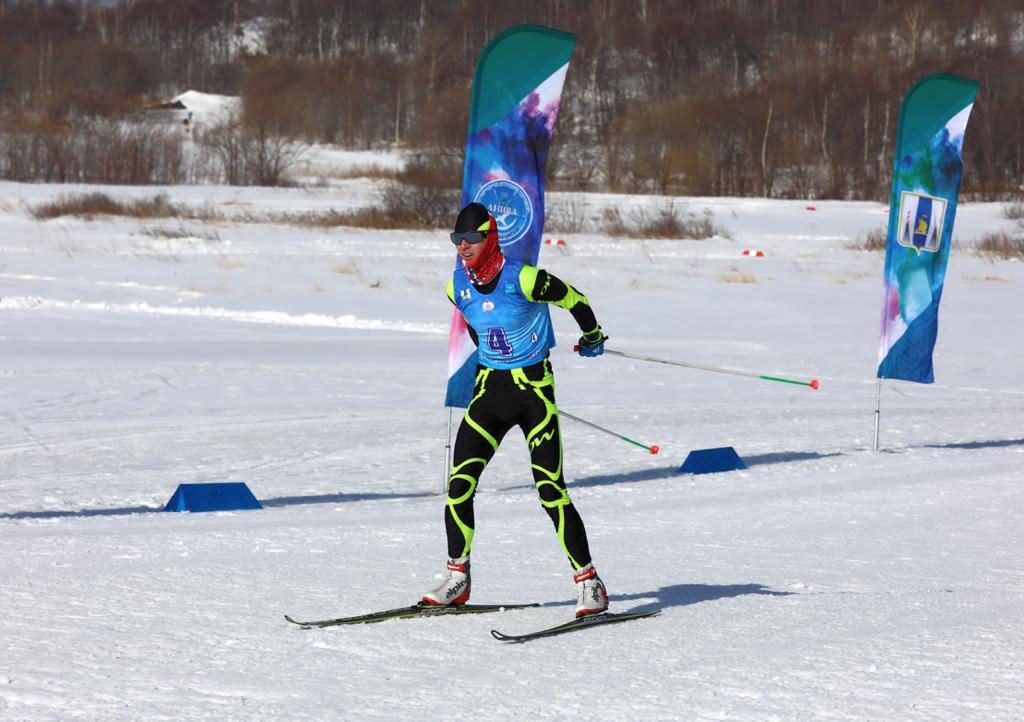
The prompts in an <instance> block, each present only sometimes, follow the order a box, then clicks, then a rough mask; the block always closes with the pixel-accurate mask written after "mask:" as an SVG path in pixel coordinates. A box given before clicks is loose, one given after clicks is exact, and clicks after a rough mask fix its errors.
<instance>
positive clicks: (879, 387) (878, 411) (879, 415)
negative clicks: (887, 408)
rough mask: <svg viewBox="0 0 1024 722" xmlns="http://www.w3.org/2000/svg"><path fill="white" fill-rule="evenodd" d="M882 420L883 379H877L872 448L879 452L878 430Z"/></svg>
mask: <svg viewBox="0 0 1024 722" xmlns="http://www.w3.org/2000/svg"><path fill="white" fill-rule="evenodd" d="M881 421H882V379H875V442H874V444H873V445H872V447H871V450H872V451H874V452H875V453H876V454H877V453H878V430H879V426H880V424H881Z"/></svg>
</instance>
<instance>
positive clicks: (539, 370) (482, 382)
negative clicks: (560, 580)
mask: <svg viewBox="0 0 1024 722" xmlns="http://www.w3.org/2000/svg"><path fill="white" fill-rule="evenodd" d="M513 426H518V427H519V428H521V429H522V430H523V434H524V435H525V436H526V444H527V446H528V447H529V448H530V464H531V466H532V467H533V482H534V484H535V485H536V487H537V493H538V494H539V495H540V502H541V504H542V505H543V507H544V510H545V511H546V512H547V513H548V516H550V517H551V521H552V522H553V523H554V525H555V532H556V533H557V534H558V539H559V541H560V542H561V543H562V548H563V549H564V550H565V553H566V555H567V556H568V557H569V563H570V564H572V566H573V568H574V569H579V568H580V567H583V566H586V565H587V564H589V563H590V549H589V547H588V546H587V532H586V530H585V529H584V527H583V520H582V519H580V515H579V512H577V511H576V507H575V506H573V503H572V500H570V499H569V492H568V490H567V489H566V488H565V479H564V478H563V476H562V437H561V434H560V433H559V430H558V407H557V406H556V405H555V380H554V376H553V375H552V373H551V366H550V364H549V363H548V361H547V359H545V360H544V361H541V362H540V363H536V364H533V365H532V366H527V367H525V368H522V369H511V370H499V369H490V368H484V367H478V369H477V375H476V383H475V386H474V388H473V400H472V401H471V402H470V404H469V408H468V409H466V415H465V417H464V418H463V420H462V424H461V425H460V426H459V431H458V434H457V435H456V437H455V452H454V457H453V461H452V470H451V475H450V476H449V479H448V501H447V505H446V506H445V512H444V521H445V531H446V532H447V535H448V556H450V557H452V558H457V557H463V556H466V555H468V554H469V550H470V546H471V545H472V543H473V528H474V520H473V496H474V494H475V493H476V487H477V483H478V482H479V481H480V475H481V474H483V471H484V468H485V467H486V466H487V462H489V461H490V460H491V457H493V456H494V452H496V451H497V450H498V444H500V443H501V440H502V438H503V437H504V436H505V434H506V432H508V430H509V429H511V428H512V427H513Z"/></svg>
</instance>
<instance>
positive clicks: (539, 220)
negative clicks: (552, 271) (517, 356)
mask: <svg viewBox="0 0 1024 722" xmlns="http://www.w3.org/2000/svg"><path fill="white" fill-rule="evenodd" d="M575 46H576V38H575V36H573V35H571V34H569V33H563V32H560V31H558V30H552V29H551V28H545V27H540V26H537V25H519V26H516V27H513V28H510V29H508V30H506V31H505V32H503V33H501V34H500V35H498V36H497V37H496V38H495V39H494V40H492V41H491V42H490V43H489V44H488V45H487V47H486V48H484V50H483V52H482V53H481V54H480V58H479V59H478V61H477V66H476V72H475V74H474V76H473V92H472V99H471V102H470V112H469V135H468V138H467V140H466V158H465V164H464V166H463V178H462V205H463V206H466V205H468V204H469V203H472V202H474V201H476V202H478V203H482V204H483V205H484V206H486V207H487V209H488V210H489V211H490V212H491V213H492V214H493V215H494V217H495V220H497V223H498V238H499V241H500V244H501V250H502V253H503V254H504V255H505V257H506V258H509V259H513V260H522V261H525V262H526V263H529V264H531V265H536V263H537V257H538V256H539V255H540V245H541V236H542V234H543V232H544V177H545V171H546V168H547V160H548V150H549V148H550V147H551V133H552V131H553V129H554V126H555V119H556V118H557V117H558V107H559V103H560V100H561V96H562V86H563V84H564V83H565V74H566V72H567V71H568V69H569V58H570V57H571V56H572V52H573V49H574V48H575ZM455 263H456V264H458V263H459V260H458V259H457V258H456V260H455ZM476 364H477V356H476V347H475V346H474V345H473V342H472V340H471V339H470V337H469V334H468V332H467V331H466V326H465V320H464V319H463V318H462V314H461V313H459V312H458V311H457V310H456V311H454V313H453V315H452V323H451V329H450V332H449V336H448V388H447V392H446V394H445V406H459V407H467V406H469V402H470V400H471V399H472V396H473V380H474V376H475V370H476Z"/></svg>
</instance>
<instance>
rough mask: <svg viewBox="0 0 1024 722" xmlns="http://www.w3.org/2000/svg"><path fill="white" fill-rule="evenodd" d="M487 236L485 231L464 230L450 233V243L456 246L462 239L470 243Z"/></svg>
mask: <svg viewBox="0 0 1024 722" xmlns="http://www.w3.org/2000/svg"><path fill="white" fill-rule="evenodd" d="M486 238H487V231H464V232H462V233H452V234H451V239H452V245H454V246H457V245H459V244H460V243H462V242H463V241H465V242H466V243H469V244H470V245H472V244H474V243H480V242H482V241H484V240H485V239H486Z"/></svg>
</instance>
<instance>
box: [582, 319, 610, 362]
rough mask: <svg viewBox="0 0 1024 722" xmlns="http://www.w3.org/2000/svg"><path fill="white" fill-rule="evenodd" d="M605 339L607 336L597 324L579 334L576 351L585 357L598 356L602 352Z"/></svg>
mask: <svg viewBox="0 0 1024 722" xmlns="http://www.w3.org/2000/svg"><path fill="white" fill-rule="evenodd" d="M607 340H608V337H607V336H605V335H604V331H602V330H601V327H600V326H598V327H597V328H595V329H594V330H593V331H590V332H588V333H585V334H583V335H582V336H580V340H579V345H578V346H577V351H578V352H579V355H580V356H584V357H586V358H593V357H594V356H600V355H601V354H603V353H604V342H605V341H607Z"/></svg>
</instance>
